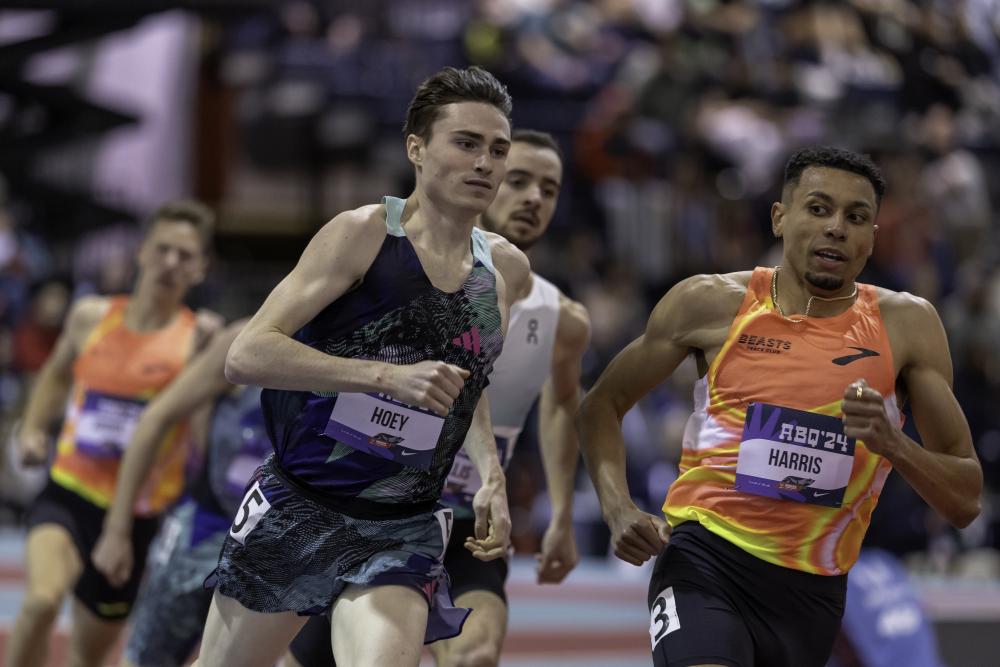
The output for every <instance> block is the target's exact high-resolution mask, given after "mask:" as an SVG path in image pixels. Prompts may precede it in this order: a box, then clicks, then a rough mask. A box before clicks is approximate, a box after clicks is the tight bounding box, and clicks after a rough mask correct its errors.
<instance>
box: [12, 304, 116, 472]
mask: <svg viewBox="0 0 1000 667" xmlns="http://www.w3.org/2000/svg"><path fill="white" fill-rule="evenodd" d="M107 309H108V301H107V299H104V298H101V297H84V298H82V299H80V300H79V301H77V302H76V304H74V305H73V308H72V309H71V310H70V313H69V316H68V317H67V319H66V327H65V328H64V329H63V332H62V334H61V335H60V336H59V340H58V341H57V342H56V345H55V349H54V350H53V351H52V354H51V355H50V356H49V358H48V359H47V360H46V361H45V365H44V366H42V370H41V371H40V372H39V374H38V380H37V381H36V382H35V386H34V388H33V389H32V391H31V396H30V397H29V398H28V404H27V406H26V407H25V410H24V415H23V417H22V420H21V428H20V432H19V434H18V447H19V449H20V453H21V458H22V460H23V461H24V462H25V463H27V464H41V463H44V462H45V460H46V456H47V446H46V440H47V438H46V434H47V432H48V429H49V427H51V426H52V424H54V423H55V422H56V421H57V420H58V419H59V417H61V416H62V413H63V410H64V409H65V408H66V400H67V398H68V397H69V392H70V389H72V387H73V363H74V362H75V361H76V358H77V356H78V355H79V353H80V350H81V349H82V348H83V344H84V342H85V341H86V340H87V337H88V336H89V335H90V333H91V331H93V329H94V327H95V326H96V325H97V323H98V322H99V321H100V319H101V317H103V316H104V313H105V312H106V311H107Z"/></svg>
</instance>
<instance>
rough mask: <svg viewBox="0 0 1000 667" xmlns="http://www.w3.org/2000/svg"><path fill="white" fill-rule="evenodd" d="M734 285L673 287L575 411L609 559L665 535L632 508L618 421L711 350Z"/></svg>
mask: <svg viewBox="0 0 1000 667" xmlns="http://www.w3.org/2000/svg"><path fill="white" fill-rule="evenodd" d="M735 282H736V281H734V280H733V279H732V278H729V277H725V276H693V277H691V278H688V279H686V280H684V281H681V282H680V283H678V284H677V285H675V286H674V287H673V288H672V289H671V290H670V291H669V292H667V294H666V295H665V296H664V297H663V299H661V300H660V302H659V304H657V306H656V308H655V309H654V310H653V313H652V314H651V315H650V317H649V322H648V323H647V325H646V331H645V333H644V334H643V335H642V336H640V337H639V338H637V339H636V340H634V341H632V342H631V343H630V344H629V345H628V346H627V347H626V348H625V349H624V350H622V351H621V352H620V353H619V354H618V356H616V357H615V358H614V359H613V360H612V361H611V363H610V364H609V365H608V367H607V368H606V369H605V370H604V372H603V373H602V374H601V377H600V378H598V380H597V382H596V383H595V385H594V387H593V388H592V389H591V390H590V392H589V393H588V394H587V396H586V397H585V398H584V400H583V403H582V405H581V407H580V413H579V416H578V419H577V429H578V431H579V433H580V446H581V449H582V451H583V460H584V463H586V465H587V470H588V472H589V473H590V477H591V479H592V480H593V482H594V487H595V489H596V490H597V496H598V499H599V500H600V503H601V511H602V513H603V514H604V519H605V521H606V522H607V523H608V526H609V527H610V528H611V532H612V539H613V541H614V543H615V554H616V555H617V556H618V557H619V558H621V559H622V560H625V561H626V562H629V563H632V564H634V565H638V564H641V563H642V562H644V561H645V560H647V559H648V558H649V557H651V556H654V555H656V554H657V553H659V550H660V548H661V547H662V544H663V542H664V541H665V539H666V534H667V530H668V529H667V526H666V524H665V523H664V522H663V521H662V519H660V518H659V517H653V516H651V515H648V514H645V513H643V512H640V511H639V510H638V509H637V508H636V506H635V503H633V502H632V498H631V495H630V493H629V489H628V484H627V482H626V478H625V442H624V440H623V438H622V432H621V422H622V419H623V418H624V416H625V413H626V412H628V411H629V409H630V408H631V407H632V406H633V405H635V403H636V402H637V401H638V400H639V399H640V398H641V397H642V396H644V395H645V394H647V393H649V391H650V390H652V389H653V388H654V387H655V386H656V385H658V384H660V383H661V382H662V381H663V380H665V379H666V378H667V377H668V376H669V375H670V374H671V373H673V372H674V370H675V369H676V368H677V366H678V365H679V364H680V363H681V361H683V360H684V357H685V356H687V354H688V353H689V352H690V351H692V350H693V349H700V350H702V351H707V350H708V349H709V348H711V347H713V346H714V345H715V344H716V341H715V340H714V337H713V336H715V332H717V331H723V332H724V330H725V326H724V325H727V324H728V322H730V321H731V320H732V317H733V315H734V314H735V312H736V310H737V309H738V307H739V298H741V297H740V296H739V294H740V288H739V286H738V285H736V284H735ZM742 289H745V282H744V287H743V288H742ZM723 337H724V333H723Z"/></svg>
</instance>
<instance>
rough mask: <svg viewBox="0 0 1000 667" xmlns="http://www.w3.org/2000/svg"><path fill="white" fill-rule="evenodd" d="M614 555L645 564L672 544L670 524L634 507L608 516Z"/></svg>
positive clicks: (627, 560)
mask: <svg viewBox="0 0 1000 667" xmlns="http://www.w3.org/2000/svg"><path fill="white" fill-rule="evenodd" d="M607 521H608V528H610V529H611V544H612V545H613V546H614V548H615V556H617V557H618V558H620V559H622V560H623V561H625V562H626V563H631V564H632V565H642V564H643V563H645V562H646V561H647V560H649V559H650V558H655V557H656V556H657V555H659V553H660V551H662V550H663V547H665V546H666V545H667V542H668V541H670V525H669V524H668V523H667V522H666V521H664V520H663V519H661V518H660V517H658V516H653V515H652V514H647V513H646V512H643V511H642V510H640V509H639V508H638V507H636V506H635V505H632V506H630V507H625V508H624V509H621V510H618V511H615V512H613V513H611V514H610V515H609V516H608V520H607Z"/></svg>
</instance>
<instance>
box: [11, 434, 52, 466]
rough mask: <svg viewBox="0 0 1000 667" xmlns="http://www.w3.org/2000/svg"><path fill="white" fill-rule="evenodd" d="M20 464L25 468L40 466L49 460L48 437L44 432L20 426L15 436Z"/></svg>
mask: <svg viewBox="0 0 1000 667" xmlns="http://www.w3.org/2000/svg"><path fill="white" fill-rule="evenodd" d="M15 439H16V441H17V451H18V455H19V456H20V459H21V463H22V464H23V465H25V466H42V465H45V464H46V463H47V462H48V460H49V445H48V437H47V436H46V434H45V432H44V431H40V430H38V429H36V428H30V427H25V426H22V427H21V428H20V429H18V431H17V435H16V436H15Z"/></svg>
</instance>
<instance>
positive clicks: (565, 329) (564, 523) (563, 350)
mask: <svg viewBox="0 0 1000 667" xmlns="http://www.w3.org/2000/svg"><path fill="white" fill-rule="evenodd" d="M589 343H590V318H589V317H588V316H587V311H586V309H584V307H583V306H581V305H580V304H578V303H576V302H574V301H571V300H569V299H567V298H566V297H565V296H563V295H560V308H559V324H558V326H557V327H556V340H555V346H554V348H553V352H552V366H551V370H550V372H549V379H548V381H547V382H546V383H545V385H544V386H543V387H542V396H541V400H540V402H539V408H538V412H539V431H540V436H541V437H540V443H539V449H540V450H541V455H542V468H543V469H544V471H545V483H546V486H547V487H548V490H549V501H550V502H551V504H552V519H551V520H550V521H549V526H548V528H547V529H546V531H545V535H543V536H542V544H541V553H540V554H539V555H538V582H539V583H559V582H560V581H562V580H563V579H564V578H565V577H566V575H567V574H569V572H570V571H571V570H572V569H573V568H574V567H575V566H576V563H577V560H578V558H577V552H576V540H575V538H574V535H573V482H574V481H575V479H576V463H577V460H578V458H579V456H580V446H579V443H578V441H577V438H576V430H575V428H574V423H573V420H574V419H575V418H576V412H577V410H578V409H579V407H580V361H581V359H582V358H583V354H584V352H586V350H587V345H588V344H589Z"/></svg>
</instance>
